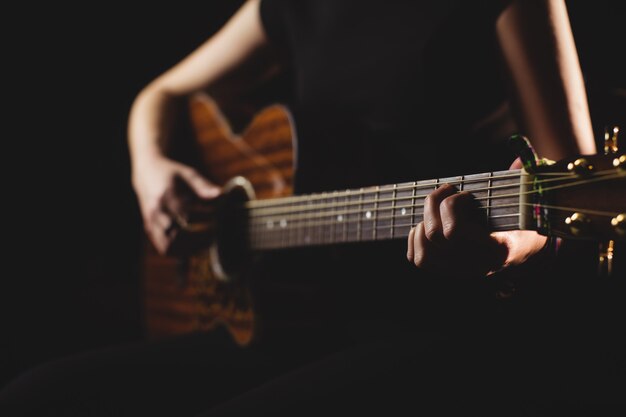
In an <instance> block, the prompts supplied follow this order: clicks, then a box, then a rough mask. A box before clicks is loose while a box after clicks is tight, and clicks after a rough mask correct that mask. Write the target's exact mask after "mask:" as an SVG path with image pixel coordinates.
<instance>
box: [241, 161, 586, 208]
mask: <svg viewBox="0 0 626 417" xmlns="http://www.w3.org/2000/svg"><path fill="white" fill-rule="evenodd" d="M501 172H507V174H504V175H499V176H492V175H493V174H494V173H482V174H472V175H468V177H469V176H474V175H484V176H485V177H481V178H468V179H461V180H456V181H448V182H446V184H450V185H456V184H471V183H478V182H483V181H488V180H492V181H493V180H502V179H515V178H521V177H522V170H520V169H518V170H512V171H501ZM490 174H491V176H490ZM541 175H542V176H550V175H554V176H561V177H563V178H567V177H571V176H573V175H575V174H574V173H572V172H569V171H566V172H550V173H545V174H541ZM462 177H463V176H454V177H448V178H449V179H453V178H462ZM448 178H440V179H431V180H424V181H413V182H412V184H410V183H401V184H396V186H397V187H396V190H398V191H403V190H413V189H428V188H432V186H433V185H436V184H440V183H441V181H442V180H445V179H448ZM539 181H549V180H539ZM426 182H427V184H424V183H426ZM420 183H421V184H420ZM532 183H534V182H529V183H528V184H532ZM409 184H410V185H409ZM382 187H391V188H389V189H383V190H382V191H393V188H392V187H393V184H388V185H384V186H382ZM373 188H374V187H364V188H360V189H349V190H341V191H330V192H323V193H313V194H309V195H305V196H300V195H296V196H289V197H279V198H269V199H263V200H252V201H249V202H248V207H249V208H253V207H254V208H261V207H262V206H271V205H274V204H289V203H292V202H299V201H302V200H303V199H306V200H307V201H312V200H319V199H325V198H329V196H336V195H337V194H341V193H344V194H346V196H357V195H359V194H368V193H376V190H375V189H373ZM379 188H380V186H379Z"/></svg>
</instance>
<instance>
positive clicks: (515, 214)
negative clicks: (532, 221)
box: [483, 171, 521, 230]
mask: <svg viewBox="0 0 626 417" xmlns="http://www.w3.org/2000/svg"><path fill="white" fill-rule="evenodd" d="M520 179H521V178H520V176H519V175H515V176H511V172H510V171H498V172H494V173H493V176H492V178H491V183H492V187H491V196H490V198H488V199H487V202H490V204H489V207H490V210H489V211H490V213H489V220H490V225H491V227H492V228H494V229H498V228H503V227H504V228H508V229H509V230H510V229H511V227H510V225H512V224H515V225H518V224H519V221H520V219H519V184H520ZM483 203H484V202H483Z"/></svg>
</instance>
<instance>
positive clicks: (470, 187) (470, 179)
mask: <svg viewBox="0 0 626 417" xmlns="http://www.w3.org/2000/svg"><path fill="white" fill-rule="evenodd" d="M488 183H489V173H484V174H474V175H466V176H465V185H464V187H463V190H464V191H467V192H469V193H471V194H472V195H473V196H474V198H478V200H477V203H478V205H483V204H484V205H487V202H486V200H485V199H486V198H487V196H488V193H489V191H488V190H487V189H486V188H487V187H488ZM482 214H484V215H485V217H484V218H485V221H486V220H487V218H488V217H487V216H486V213H481V215H482Z"/></svg>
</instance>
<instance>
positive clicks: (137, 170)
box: [132, 156, 221, 254]
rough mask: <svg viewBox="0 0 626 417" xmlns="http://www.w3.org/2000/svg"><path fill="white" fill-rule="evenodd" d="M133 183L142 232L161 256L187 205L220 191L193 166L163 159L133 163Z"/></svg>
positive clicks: (174, 234)
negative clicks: (141, 222) (139, 211)
mask: <svg viewBox="0 0 626 417" xmlns="http://www.w3.org/2000/svg"><path fill="white" fill-rule="evenodd" d="M132 183H133V188H134V189H135V193H136V194H137V199H138V201H139V208H140V210H141V216H142V218H143V225H144V229H145V231H146V233H147V235H148V236H149V237H150V240H151V241H152V243H153V244H154V246H155V248H156V249H157V250H158V251H159V253H161V254H165V253H169V252H170V251H171V248H172V244H173V243H174V241H175V240H176V236H177V235H178V232H179V229H178V227H177V226H178V225H179V223H180V220H181V219H185V218H186V214H187V213H186V212H187V207H188V205H189V203H190V202H191V201H192V200H194V199H196V200H197V199H202V200H211V199H214V198H216V197H217V196H218V195H219V194H220V192H221V189H220V187H218V186H216V185H215V184H213V183H211V182H210V181H208V180H207V179H206V178H204V177H203V176H202V175H201V174H200V173H199V172H198V171H196V170H195V169H193V168H192V167H190V166H187V165H184V164H182V163H180V162H176V161H173V160H171V159H168V158H166V157H163V156H158V157H152V158H149V159H145V160H142V161H141V162H136V163H135V164H133V175H132Z"/></svg>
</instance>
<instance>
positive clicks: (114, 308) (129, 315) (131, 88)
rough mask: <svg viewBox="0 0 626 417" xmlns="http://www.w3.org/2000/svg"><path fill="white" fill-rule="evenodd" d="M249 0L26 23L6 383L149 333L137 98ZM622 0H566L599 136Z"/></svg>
mask: <svg viewBox="0 0 626 417" xmlns="http://www.w3.org/2000/svg"><path fill="white" fill-rule="evenodd" d="M241 3H242V1H239V0H211V1H209V2H204V3H200V5H198V4H194V5H193V6H189V7H187V6H185V5H181V4H178V3H177V4H171V5H168V6H166V7H161V6H152V5H151V6H150V7H149V8H139V7H128V6H118V5H116V6H109V7H102V6H101V7H99V8H98V7H94V8H92V9H91V10H71V11H69V10H60V9H59V8H55V9H50V10H41V9H38V10H37V16H38V17H37V19H38V20H37V21H34V20H29V24H28V25H27V27H26V28H25V30H32V31H33V33H35V34H36V35H35V37H34V40H29V41H27V42H24V47H23V48H17V49H18V52H19V53H18V54H17V55H16V58H15V62H16V63H18V65H15V66H13V67H14V69H15V70H17V72H18V73H22V74H21V75H22V76H25V80H24V81H22V82H19V81H18V82H14V80H13V79H9V80H8V83H9V84H11V83H13V84H17V87H18V90H19V92H20V94H19V95H20V100H18V101H16V103H19V104H18V105H16V106H14V109H16V110H17V111H16V112H15V113H16V114H19V115H20V116H22V117H23V119H24V120H22V118H21V117H19V116H17V117H16V120H17V121H18V126H17V128H16V132H18V135H16V136H13V137H15V138H16V141H18V142H20V144H21V145H23V146H24V149H22V150H20V152H21V153H20V155H23V156H25V158H20V159H16V160H17V161H19V162H20V167H21V168H19V169H18V170H13V171H12V173H13V175H14V176H16V177H17V179H18V181H17V182H15V181H10V182H12V183H13V184H14V185H15V183H16V184H17V187H16V190H15V192H13V191H11V192H10V193H7V201H10V202H11V204H10V205H9V206H10V213H11V214H9V215H8V216H5V218H6V219H7V220H6V222H7V223H8V225H9V226H10V228H15V229H17V230H16V232H17V233H16V234H15V236H14V237H12V238H11V239H7V241H8V242H9V244H10V246H11V249H12V250H10V251H8V252H7V255H5V256H6V258H5V270H4V271H5V272H4V274H3V278H2V288H1V289H0V294H1V295H2V307H3V310H2V319H3V322H4V324H2V329H1V330H0V386H2V385H3V384H4V383H5V382H6V381H8V380H9V379H10V378H12V377H14V376H15V375H16V374H17V373H19V372H21V371H23V370H25V369H27V368H28V367H30V366H33V365H36V364H37V363H40V362H42V361H46V360H50V359H52V358H55V357H59V356H62V355H67V354H72V353H75V352H78V351H82V350H85V349H92V348H96V347H99V346H104V345H110V344H115V343H121V342H132V341H138V340H141V339H142V338H143V337H144V333H143V322H142V311H141V297H140V282H139V277H138V268H139V260H140V255H141V250H142V245H143V234H142V230H141V224H140V218H139V214H138V210H137V205H136V202H135V197H134V194H133V192H132V189H131V187H130V181H129V178H130V169H129V161H128V153H127V148H126V136H125V129H126V121H127V115H128V111H129V109H130V106H131V103H132V100H133V98H134V96H135V95H136V94H137V93H138V92H139V91H140V89H141V88H142V87H143V86H145V85H146V84H147V83H148V82H150V80H152V79H153V78H154V77H156V76H157V75H159V74H160V73H162V72H163V71H164V70H166V69H167V68H169V67H170V66H172V65H173V64H175V63H176V62H178V61H179V60H180V59H181V58H183V57H184V56H185V55H187V54H188V53H189V52H191V51H192V50H193V49H194V48H195V47H197V46H198V45H200V44H201V43H202V42H203V41H204V40H206V39H207V38H208V37H209V36H210V35H211V34H212V33H214V32H215V31H216V30H217V29H218V28H219V27H220V26H221V24H222V23H223V22H224V21H225V20H226V19H227V18H228V16H230V15H231V14H232V13H233V12H234V11H235V10H236V9H237V7H238V6H239V5H240V4H241ZM621 3H623V2H616V1H608V0H606V1H594V2H588V1H582V0H573V1H570V2H569V3H568V4H569V7H570V18H571V21H572V25H573V28H574V33H575V36H576V41H577V44H578V47H579V53H580V56H581V62H582V66H583V71H584V73H585V78H586V82H587V88H588V93H589V96H590V103H591V110H592V119H593V122H594V128H595V132H596V135H597V136H598V138H600V137H601V132H602V129H603V127H604V126H605V125H607V124H610V123H618V124H620V125H621V126H623V127H624V129H626V120H625V119H626V103H625V102H626V98H625V97H624V95H625V94H626V81H625V80H624V77H625V74H626V67H625V66H624V62H623V52H624V45H625V44H626V39H625V37H624V31H623V28H624V13H623V8H624V6H623V5H621ZM72 14H75V16H76V17H70V16H71V15H72ZM28 15H33V11H29V14H27V16H28ZM19 36H21V35H18V37H19ZM24 39H27V36H26V35H24ZM17 79H18V80H19V78H17ZM619 89H621V90H619ZM619 91H621V93H620V92H619ZM622 136H623V135H622ZM624 141H626V139H622V142H624ZM7 154H8V152H7ZM8 156H9V157H11V154H9V155H8ZM31 172H34V173H35V175H34V176H33V178H31V177H30V176H28V175H23V174H24V173H31ZM9 179H11V180H12V179H13V178H9ZM25 219H27V220H28V221H24V220H25Z"/></svg>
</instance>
